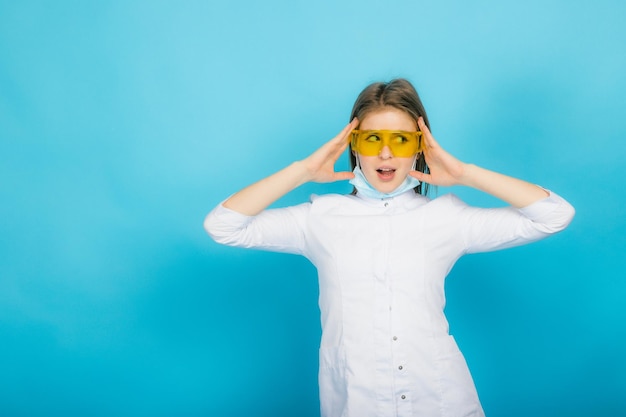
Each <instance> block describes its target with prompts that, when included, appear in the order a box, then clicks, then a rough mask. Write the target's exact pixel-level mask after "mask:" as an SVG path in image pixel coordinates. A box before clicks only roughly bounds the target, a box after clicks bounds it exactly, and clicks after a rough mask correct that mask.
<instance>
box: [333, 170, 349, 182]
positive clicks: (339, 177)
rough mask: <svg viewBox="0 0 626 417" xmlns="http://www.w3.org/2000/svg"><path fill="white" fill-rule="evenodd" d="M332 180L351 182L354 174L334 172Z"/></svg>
mask: <svg viewBox="0 0 626 417" xmlns="http://www.w3.org/2000/svg"><path fill="white" fill-rule="evenodd" d="M333 178H334V179H335V181H344V180H351V179H352V178H354V174H353V173H352V172H348V171H341V172H335V174H334V175H333Z"/></svg>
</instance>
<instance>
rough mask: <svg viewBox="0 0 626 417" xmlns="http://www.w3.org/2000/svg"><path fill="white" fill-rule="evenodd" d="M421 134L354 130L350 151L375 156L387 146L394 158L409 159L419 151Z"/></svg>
mask: <svg viewBox="0 0 626 417" xmlns="http://www.w3.org/2000/svg"><path fill="white" fill-rule="evenodd" d="M421 133H422V132H402V131H389V130H355V131H354V132H353V133H352V149H353V150H355V151H356V152H358V153H360V154H361V155H364V156H377V155H379V154H380V152H381V151H382V150H383V147H385V146H388V147H389V150H390V151H391V153H392V154H393V156H396V157H410V156H413V155H415V154H416V153H418V152H419V151H420V144H421Z"/></svg>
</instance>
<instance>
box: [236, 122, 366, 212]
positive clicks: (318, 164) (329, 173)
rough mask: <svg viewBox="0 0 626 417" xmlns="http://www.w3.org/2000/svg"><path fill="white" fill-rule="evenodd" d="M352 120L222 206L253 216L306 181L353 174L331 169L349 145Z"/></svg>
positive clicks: (339, 177)
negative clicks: (332, 136) (292, 161)
mask: <svg viewBox="0 0 626 417" xmlns="http://www.w3.org/2000/svg"><path fill="white" fill-rule="evenodd" d="M357 124H358V120H357V119H354V120H353V121H352V122H350V123H349V124H348V125H347V126H346V127H344V128H343V130H342V131H341V132H339V134H338V135H337V136H335V137H334V138H333V139H331V140H330V141H328V142H327V143H325V144H324V145H323V146H322V147H321V148H319V149H318V150H317V151H315V152H314V153H312V154H311V155H309V156H308V157H307V158H305V159H303V160H301V161H296V162H294V163H292V164H291V165H289V166H287V167H286V168H284V169H282V170H280V171H278V172H276V173H275V174H272V175H270V176H269V177H266V178H264V179H262V180H260V181H258V182H256V183H254V184H252V185H249V186H247V187H246V188H244V189H243V190H241V191H239V192H237V193H235V194H233V195H232V196H231V197H230V198H229V199H228V200H226V201H225V202H224V207H226V208H229V209H231V210H234V211H236V212H239V213H241V214H245V215H248V216H255V215H257V214H259V213H260V212H261V211H263V210H264V209H265V208H267V207H268V206H269V205H270V204H272V203H273V202H274V201H276V200H278V199H279V198H280V197H282V196H284V195H285V194H287V193H288V192H289V191H291V190H293V189H294V188H296V187H298V186H300V185H302V184H304V183H307V182H334V181H339V180H347V179H351V178H353V177H354V174H352V173H351V172H335V163H336V162H337V160H338V159H339V157H340V156H341V154H342V153H343V151H344V150H345V149H346V147H347V146H348V144H349V141H348V136H349V135H350V132H351V131H352V130H353V129H354V128H356V126H357Z"/></svg>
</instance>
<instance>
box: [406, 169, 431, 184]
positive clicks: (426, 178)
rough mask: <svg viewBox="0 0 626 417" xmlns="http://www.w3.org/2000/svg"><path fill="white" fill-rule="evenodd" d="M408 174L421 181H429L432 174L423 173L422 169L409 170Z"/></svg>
mask: <svg viewBox="0 0 626 417" xmlns="http://www.w3.org/2000/svg"><path fill="white" fill-rule="evenodd" d="M409 175H410V176H412V177H413V178H417V179H418V180H420V181H421V182H427V183H430V182H431V180H432V176H431V175H430V174H424V173H423V172H422V171H409Z"/></svg>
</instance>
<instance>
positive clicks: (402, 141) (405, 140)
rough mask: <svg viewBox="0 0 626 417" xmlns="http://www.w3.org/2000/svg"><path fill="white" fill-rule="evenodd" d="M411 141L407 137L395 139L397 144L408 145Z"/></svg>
mask: <svg viewBox="0 0 626 417" xmlns="http://www.w3.org/2000/svg"><path fill="white" fill-rule="evenodd" d="M408 141H409V140H408V139H407V138H406V137H405V136H396V138H395V139H394V142H396V143H400V144H402V143H407V142H408Z"/></svg>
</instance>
